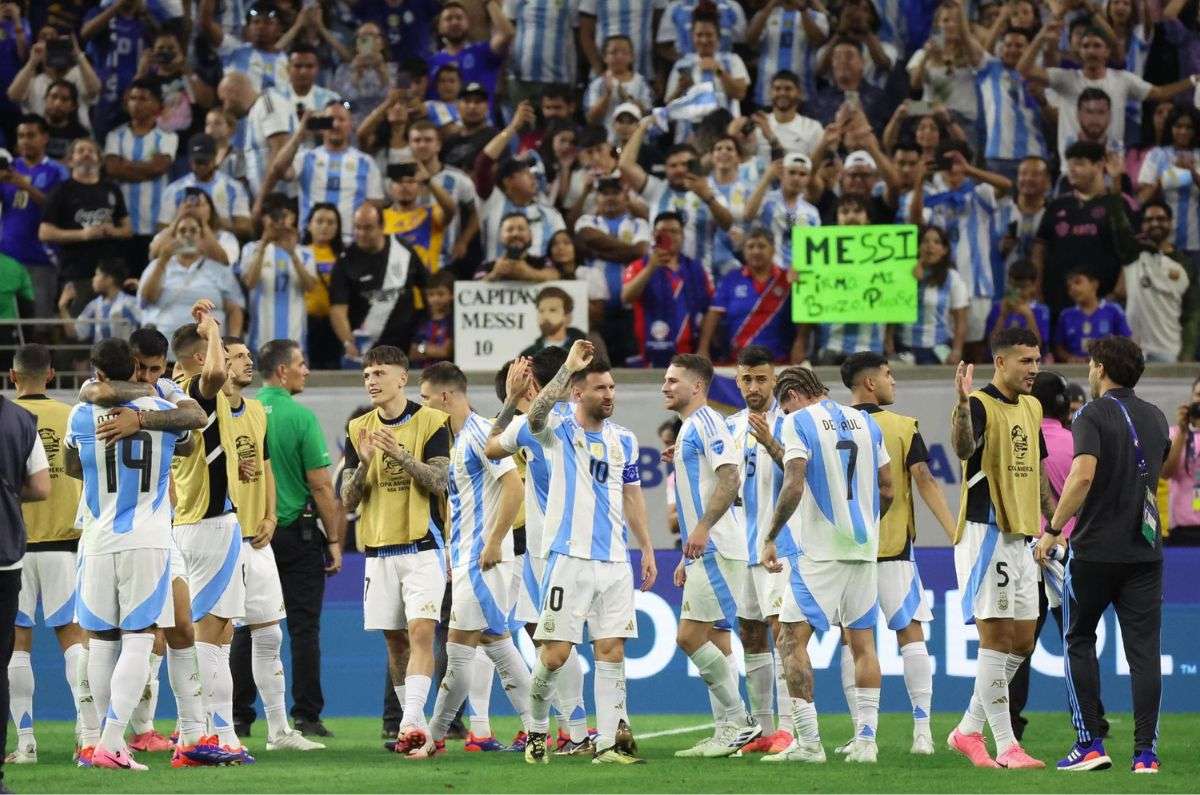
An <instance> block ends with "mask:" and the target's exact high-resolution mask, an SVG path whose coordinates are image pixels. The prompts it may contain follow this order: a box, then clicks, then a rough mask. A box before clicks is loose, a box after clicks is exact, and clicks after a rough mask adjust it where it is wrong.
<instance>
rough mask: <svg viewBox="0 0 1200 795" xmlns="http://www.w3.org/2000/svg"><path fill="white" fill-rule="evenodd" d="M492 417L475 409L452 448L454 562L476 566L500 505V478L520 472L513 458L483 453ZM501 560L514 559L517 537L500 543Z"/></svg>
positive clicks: (508, 535)
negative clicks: (489, 456)
mask: <svg viewBox="0 0 1200 795" xmlns="http://www.w3.org/2000/svg"><path fill="white" fill-rule="evenodd" d="M491 432H492V420H489V419H486V418H484V417H481V416H479V415H478V414H476V413H475V412H471V414H470V416H468V417H467V421H466V422H465V423H463V426H462V429H461V430H460V431H459V432H458V433H457V434H456V435H455V437H454V447H453V448H451V450H450V477H449V481H448V482H449V488H448V493H449V498H450V565H451V566H476V565H478V563H479V555H480V553H482V552H483V546H484V544H485V543H486V542H487V538H488V534H489V533H491V531H492V527H491V523H492V518H493V517H494V516H495V515H496V511H497V509H498V508H499V505H500V478H502V477H503V476H504V475H505V474H507V473H509V472H514V471H516V468H517V465H516V463H515V462H514V461H513V460H512V459H511V458H502V459H500V460H499V461H493V460H492V459H490V458H488V457H487V456H486V455H484V454H483V449H484V447H486V446H487V440H488V436H490V435H491ZM500 552H501V555H500V557H501V560H512V559H513V536H512V533H508V534H507V535H506V536H504V542H503V543H502V544H501V546H500Z"/></svg>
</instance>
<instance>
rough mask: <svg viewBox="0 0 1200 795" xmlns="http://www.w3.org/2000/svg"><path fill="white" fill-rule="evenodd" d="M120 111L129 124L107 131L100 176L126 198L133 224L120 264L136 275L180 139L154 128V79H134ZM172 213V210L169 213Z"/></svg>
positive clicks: (157, 99)
mask: <svg viewBox="0 0 1200 795" xmlns="http://www.w3.org/2000/svg"><path fill="white" fill-rule="evenodd" d="M125 108H126V110H127V111H128V112H129V122H128V123H127V124H122V125H121V126H120V127H118V128H116V129H115V130H113V131H112V132H110V133H109V134H108V137H107V138H106V139H105V142H104V173H105V174H107V175H108V178H109V179H112V180H116V181H117V183H118V184H120V186H121V193H122V194H123V195H124V197H125V207H126V209H127V210H128V211H129V219H130V223H131V224H132V225H133V237H131V238H130V240H129V243H128V244H127V245H126V248H125V252H126V253H125V261H126V262H128V263H129V264H130V272H131V273H132V275H134V276H136V275H138V274H139V273H141V268H142V267H143V266H145V264H146V262H147V260H148V259H149V256H150V255H149V250H150V239H151V238H152V237H154V233H155V232H157V231H158V226H157V225H156V223H157V222H158V220H159V219H160V217H161V213H162V212H163V210H164V209H165V208H164V202H163V196H164V193H165V192H166V188H167V184H168V183H169V182H170V176H169V172H170V170H171V163H172V162H173V161H174V160H175V150H176V149H177V148H178V146H179V136H177V135H175V133H173V132H167V131H165V130H162V129H160V128H159V126H158V116H159V114H160V113H161V112H162V92H161V90H160V89H159V87H158V83H156V82H154V81H153V80H148V79H141V80H135V81H134V82H133V83H132V84H130V86H129V91H128V92H126V94H125ZM173 212H174V207H172V208H171V213H170V214H173ZM169 217H170V215H168V218H169Z"/></svg>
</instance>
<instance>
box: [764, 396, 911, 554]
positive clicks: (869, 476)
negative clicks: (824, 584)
mask: <svg viewBox="0 0 1200 795" xmlns="http://www.w3.org/2000/svg"><path fill="white" fill-rule="evenodd" d="M782 441H783V448H784V452H783V463H784V466H785V467H786V466H787V463H788V462H789V461H792V460H795V459H797V458H803V459H805V460H806V461H807V462H808V467H807V469H806V471H805V476H804V495H803V496H802V497H801V498H800V506H799V507H798V508H797V509H796V513H795V514H794V515H793V517H792V519H791V520H790V521H791V522H792V523H793V526H795V527H799V529H800V546H801V547H802V548H803V549H804V556H805V557H806V558H811V559H812V560H815V561H826V560H869V561H874V560H875V555H876V553H877V552H878V550H879V468H880V467H883V466H887V465H888V463H890V462H891V458H889V457H888V452H887V448H886V447H884V444H883V431H881V430H880V429H879V426H878V425H877V424H876V423H875V420H873V419H871V416H870V415H869V414H867V413H866V412H865V411H859V410H858V409H855V408H851V407H850V406H843V405H841V404H838V403H835V402H834V401H832V400H830V399H829V398H825V399H823V400H821V401H820V402H819V403H815V404H813V405H811V406H808V407H807V408H803V409H800V410H799V411H795V412H792V413H791V414H789V415H787V419H786V420H785V421H784V423H783V440H782Z"/></svg>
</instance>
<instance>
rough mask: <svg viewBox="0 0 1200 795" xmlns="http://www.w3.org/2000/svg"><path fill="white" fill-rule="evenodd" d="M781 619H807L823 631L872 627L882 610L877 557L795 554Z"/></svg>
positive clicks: (790, 563) (786, 571)
mask: <svg viewBox="0 0 1200 795" xmlns="http://www.w3.org/2000/svg"><path fill="white" fill-rule="evenodd" d="M783 574H784V575H785V576H786V577H787V585H786V587H785V589H784V597H783V607H782V609H780V611H779V620H780V621H782V622H784V623H785V624H794V623H797V622H800V621H807V622H808V623H809V624H812V627H813V629H817V630H820V631H822V632H824V631H826V630H828V629H829V628H830V627H831V626H838V627H845V628H846V629H872V628H873V627H874V626H875V617H876V615H877V614H878V612H879V600H878V593H879V582H878V578H879V566H878V564H876V563H875V561H873V560H813V559H811V558H809V557H806V556H804V555H791V556H789V557H788V558H787V559H786V562H785V563H784V569H783Z"/></svg>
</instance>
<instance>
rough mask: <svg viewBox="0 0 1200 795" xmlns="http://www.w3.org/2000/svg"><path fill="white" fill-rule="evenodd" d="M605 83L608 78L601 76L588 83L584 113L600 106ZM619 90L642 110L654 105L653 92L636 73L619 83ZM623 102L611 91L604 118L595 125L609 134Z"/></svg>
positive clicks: (584, 100)
mask: <svg viewBox="0 0 1200 795" xmlns="http://www.w3.org/2000/svg"><path fill="white" fill-rule="evenodd" d="M607 83H608V78H606V77H604V76H603V75H601V76H600V77H597V78H594V79H593V80H592V82H590V83H588V87H587V91H585V92H583V109H584V111H590V110H591V109H592V108H594V107H595V106H597V105H599V104H600V100H601V99H603V98H604V89H605V86H606V85H607ZM621 89H622V90H623V91H624V92H625V93H626V94H628V95H629V97H630V99H632V100H633V101H634V102H636V103H637V104H639V105H641V106H642V107H643V108H650V107H652V106H653V105H654V92H653V91H652V90H651V89H650V84H649V83H647V82H646V78H644V77H642V76H641V75H640V74H638V73H637V72H634V73H633V78H632V79H630V80H627V81H625V82H623V83H621ZM625 101H626V100H625V99H623V98H622V97H621V96H620V95H619V94H618V93H617V92H616V91H613V95H612V97H611V98H610V99H609V100H608V111H607V112H606V113H605V114H604V118H603V119H601V120H600V121H598V122H596V123H597V124H598V125H599V126H601V127H603V128H604V129H606V130H609V131H610V132H611V130H612V128H613V127H612V123H613V119H614V118H615V117H616V115H617V108H619V107H620V106H621V103H623V102H625Z"/></svg>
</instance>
